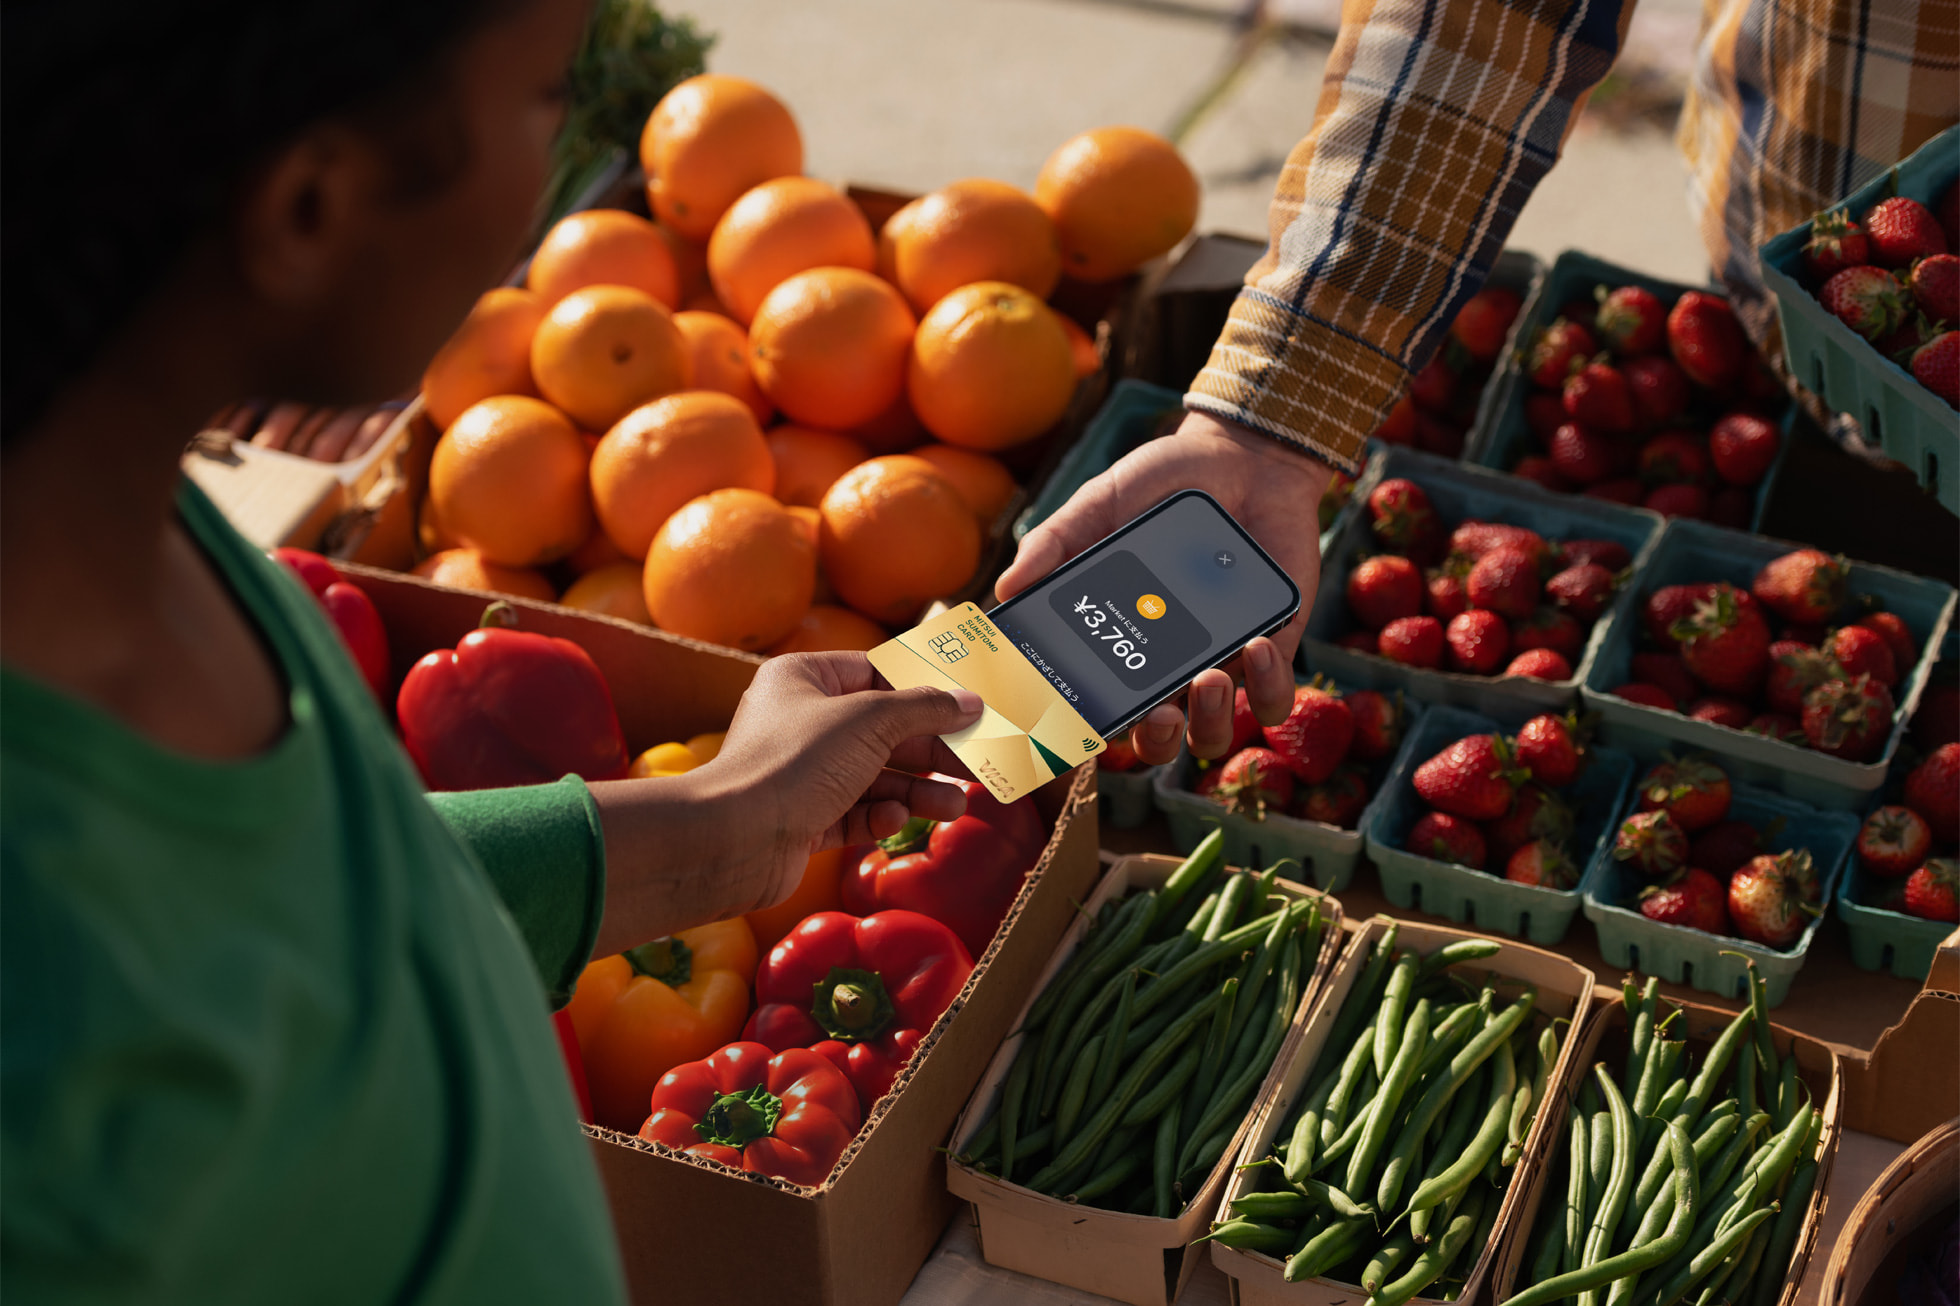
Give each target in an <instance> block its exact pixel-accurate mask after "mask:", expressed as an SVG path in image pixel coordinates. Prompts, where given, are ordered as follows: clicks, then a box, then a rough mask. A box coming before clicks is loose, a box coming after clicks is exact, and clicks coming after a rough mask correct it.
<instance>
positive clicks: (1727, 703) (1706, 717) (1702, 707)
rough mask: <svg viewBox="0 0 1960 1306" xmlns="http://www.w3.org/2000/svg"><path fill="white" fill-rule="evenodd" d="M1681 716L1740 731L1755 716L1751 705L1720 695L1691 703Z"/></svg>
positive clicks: (1712, 695)
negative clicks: (1751, 710) (1750, 708)
mask: <svg viewBox="0 0 1960 1306" xmlns="http://www.w3.org/2000/svg"><path fill="white" fill-rule="evenodd" d="M1681 715H1682V716H1685V717H1687V718H1688V719H1689V720H1691V721H1706V722H1708V723H1709V724H1711V725H1718V726H1727V727H1728V728H1729V729H1731V730H1740V729H1742V728H1743V727H1744V726H1746V725H1748V724H1749V721H1750V717H1751V716H1752V715H1753V714H1752V713H1751V712H1750V710H1749V705H1748V704H1747V703H1744V702H1742V701H1741V700H1740V699H1734V698H1724V697H1723V696H1722V695H1720V694H1708V695H1704V696H1703V697H1701V698H1697V699H1695V700H1694V701H1692V702H1690V703H1689V704H1688V705H1687V706H1686V707H1684V708H1682V709H1681Z"/></svg>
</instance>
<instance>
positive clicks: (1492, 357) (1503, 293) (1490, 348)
mask: <svg viewBox="0 0 1960 1306" xmlns="http://www.w3.org/2000/svg"><path fill="white" fill-rule="evenodd" d="M1523 303H1524V301H1522V300H1520V299H1519V298H1518V295H1517V292H1516V291H1513V290H1506V289H1505V288H1504V287H1502V286H1485V287H1484V288H1483V289H1482V290H1479V291H1478V292H1477V293H1476V294H1474V295H1472V296H1470V298H1469V299H1468V300H1467V301H1466V302H1465V303H1464V305H1463V307H1462V308H1460V309H1458V310H1457V313H1456V320H1455V321H1453V322H1451V323H1450V334H1451V335H1452V336H1454V337H1455V338H1456V340H1457V343H1459V344H1461V345H1462V346H1463V348H1464V351H1465V352H1466V353H1468V354H1469V355H1470V357H1472V358H1474V359H1476V360H1477V361H1478V362H1479V363H1482V364H1484V365H1485V366H1489V365H1490V364H1492V363H1495V362H1496V361H1497V356H1498V355H1499V354H1501V353H1503V352H1504V336H1505V334H1506V333H1507V332H1509V331H1510V329H1511V323H1512V322H1514V321H1516V320H1517V316H1518V309H1520V308H1521V307H1523Z"/></svg>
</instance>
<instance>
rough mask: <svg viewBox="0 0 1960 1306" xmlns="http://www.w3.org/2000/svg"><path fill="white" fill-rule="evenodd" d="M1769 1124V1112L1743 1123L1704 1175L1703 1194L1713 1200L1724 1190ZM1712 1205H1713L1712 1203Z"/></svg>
mask: <svg viewBox="0 0 1960 1306" xmlns="http://www.w3.org/2000/svg"><path fill="white" fill-rule="evenodd" d="M1768 1123H1769V1113H1768V1112H1767V1111H1758V1112H1757V1113H1756V1114H1755V1115H1753V1116H1750V1117H1749V1118H1748V1119H1747V1120H1745V1121H1743V1122H1742V1127H1741V1128H1740V1129H1738V1130H1737V1131H1736V1133H1735V1137H1733V1138H1731V1139H1730V1140H1729V1142H1728V1145H1727V1146H1726V1147H1724V1148H1723V1149H1722V1150H1721V1152H1720V1153H1719V1154H1718V1155H1717V1156H1716V1158H1715V1160H1714V1161H1713V1162H1712V1163H1711V1164H1710V1165H1709V1166H1708V1168H1707V1170H1706V1172H1705V1173H1704V1174H1703V1175H1702V1191H1703V1192H1705V1193H1708V1194H1709V1195H1710V1197H1711V1198H1712V1197H1713V1196H1714V1194H1716V1193H1717V1192H1720V1191H1721V1190H1722V1188H1723V1186H1724V1185H1725V1184H1727V1183H1728V1182H1729V1177H1730V1176H1731V1175H1733V1174H1734V1173H1735V1168H1736V1166H1737V1165H1738V1164H1740V1163H1741V1161H1742V1156H1743V1154H1744V1153H1745V1152H1748V1151H1750V1150H1751V1149H1752V1147H1753V1144H1754V1140H1755V1137H1756V1135H1757V1133H1758V1132H1760V1131H1761V1129H1762V1128H1763V1126H1764V1125H1767V1124H1768ZM1710 1205H1713V1202H1712V1201H1711V1203H1710Z"/></svg>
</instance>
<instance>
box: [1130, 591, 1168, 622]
mask: <svg viewBox="0 0 1960 1306" xmlns="http://www.w3.org/2000/svg"><path fill="white" fill-rule="evenodd" d="M1169 611H1170V605H1169V604H1168V603H1165V602H1164V601H1163V600H1162V599H1160V598H1158V597H1157V596H1156V595H1155V594H1146V595H1144V596H1143V597H1142V598H1140V599H1138V600H1137V615H1138V616H1140V617H1148V618H1150V619H1151V620H1152V621H1155V620H1157V618H1159V617H1161V616H1163V615H1164V614H1165V613H1166V612H1169Z"/></svg>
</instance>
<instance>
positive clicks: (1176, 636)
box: [987, 490, 1300, 739]
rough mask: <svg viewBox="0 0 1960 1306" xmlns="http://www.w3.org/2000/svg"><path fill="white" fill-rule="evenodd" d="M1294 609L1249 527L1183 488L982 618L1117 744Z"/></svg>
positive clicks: (1296, 602) (1292, 593)
mask: <svg viewBox="0 0 1960 1306" xmlns="http://www.w3.org/2000/svg"><path fill="white" fill-rule="evenodd" d="M1299 610H1300V590H1299V587H1298V586H1296V585H1294V583H1293V581H1292V578H1291V577H1289V576H1288V575H1287V574H1286V573H1285V572H1284V571H1282V570H1280V567H1279V565H1278V564H1277V563H1275V562H1274V561H1273V560H1272V559H1271V558H1270V557H1268V556H1267V554H1266V551H1265V550H1264V549H1262V548H1260V547H1259V545H1258V544H1257V543H1256V542H1254V540H1253V538H1252V537H1251V536H1250V535H1248V534H1246V532H1245V528H1244V527H1242V526H1240V525H1239V524H1238V523H1237V522H1236V521H1233V520H1232V515H1231V514H1230V513H1228V512H1226V511H1225V510H1224V509H1223V508H1221V507H1219V506H1218V501H1217V500H1216V499H1213V498H1212V497H1211V496H1210V495H1208V494H1206V493H1205V492H1204V491H1202V490H1180V491H1178V492H1177V493H1176V494H1173V495H1172V496H1171V497H1170V498H1168V499H1166V500H1164V501H1163V502H1162V503H1160V504H1158V505H1157V506H1156V507H1154V508H1151V509H1150V510H1148V511H1147V512H1145V513H1144V514H1143V515H1142V516H1140V517H1138V518H1137V519H1136V520H1135V521H1133V522H1131V523H1130V524H1129V525H1127V526H1124V527H1123V528H1122V529H1120V530H1118V531H1116V532H1115V533H1114V534H1112V535H1110V536H1109V537H1107V538H1106V539H1104V540H1102V541H1101V542H1100V543H1098V544H1096V545H1094V546H1093V547H1091V548H1089V549H1088V550H1086V551H1085V552H1083V553H1082V554H1080V555H1078V556H1077V557H1075V558H1073V559H1071V560H1069V561H1068V562H1066V563H1064V564H1063V565H1062V566H1060V567H1058V568H1056V569H1055V570H1054V571H1053V572H1051V573H1050V574H1049V575H1048V576H1047V577H1046V578H1045V579H1044V580H1042V581H1041V582H1040V583H1038V584H1036V585H1035V586H1034V587H1033V588H1031V589H1027V590H1024V591H1022V592H1021V593H1019V594H1016V595H1015V596H1014V597H1013V598H1011V599H1009V600H1007V602H1005V603H1003V604H1001V605H1000V606H999V607H997V608H995V609H994V610H993V611H991V612H989V613H988V614H987V615H988V617H989V618H990V619H992V621H993V623H994V624H995V625H996V626H998V627H1000V629H1001V631H1002V633H1003V634H1005V635H1006V636H1007V637H1008V638H1009V639H1011V640H1013V641H1014V642H1015V645H1016V647H1018V648H1019V649H1020V650H1021V652H1022V653H1024V654H1026V655H1027V658H1028V660H1029V661H1030V662H1033V663H1034V665H1035V666H1036V667H1037V668H1039V669H1040V670H1041V673H1042V674H1043V675H1045V676H1047V677H1048V680H1049V683H1050V684H1052V685H1054V687H1055V688H1056V689H1057V690H1058V691H1060V693H1061V695H1062V697H1063V698H1065V699H1067V700H1068V702H1069V704H1070V706H1072V707H1074V708H1075V710H1076V711H1078V712H1080V713H1081V714H1082V717H1083V719H1084V720H1086V721H1087V722H1088V723H1089V725H1090V726H1091V727H1093V728H1094V730H1095V731H1096V733H1097V734H1099V735H1101V736H1102V737H1103V738H1105V739H1111V738H1114V737H1115V736H1116V735H1118V734H1119V733H1121V732H1122V731H1124V730H1126V729H1128V728H1129V727H1130V726H1131V725H1132V724H1134V723H1135V722H1136V721H1137V719H1138V718H1140V717H1141V716H1143V714H1144V713H1146V712H1148V711H1149V710H1150V709H1151V708H1153V707H1155V706H1157V704H1159V703H1161V702H1163V701H1164V700H1166V699H1168V698H1171V697H1173V696H1174V695H1176V694H1178V693H1179V692H1181V691H1182V690H1183V689H1184V687H1185V686H1187V685H1189V684H1190V683H1191V677H1193V676H1195V675H1197V674H1198V673H1199V672H1200V671H1203V670H1205V669H1207V668H1209V667H1216V666H1220V665H1222V664H1224V663H1226V662H1229V661H1231V659H1232V658H1234V657H1236V656H1237V655H1238V653H1239V650H1241V649H1243V648H1244V647H1245V644H1246V641H1247V640H1249V639H1252V638H1253V637H1254V636H1257V635H1270V634H1272V633H1273V632H1274V631H1276V630H1278V629H1279V628H1280V627H1282V626H1284V625H1285V624H1286V623H1287V622H1288V621H1289V620H1291V619H1292V617H1293V614H1294V613H1296V612H1298V611H1299Z"/></svg>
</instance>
